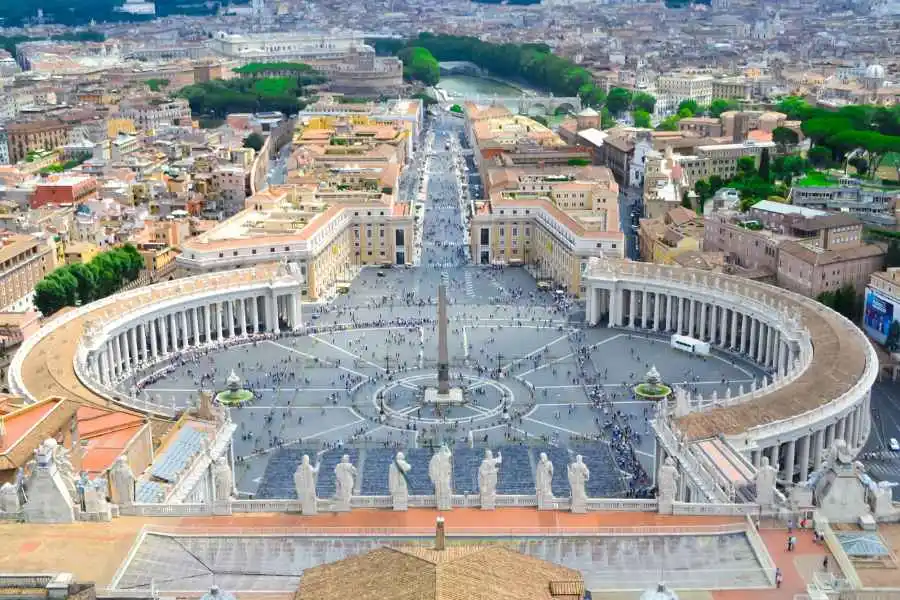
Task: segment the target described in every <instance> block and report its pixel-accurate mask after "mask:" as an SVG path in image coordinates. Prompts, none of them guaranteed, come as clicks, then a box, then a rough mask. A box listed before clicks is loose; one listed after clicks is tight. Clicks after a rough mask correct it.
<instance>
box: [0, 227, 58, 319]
mask: <svg viewBox="0 0 900 600" xmlns="http://www.w3.org/2000/svg"><path fill="white" fill-rule="evenodd" d="M55 266H56V265H55V261H54V258H53V255H52V251H51V247H50V245H49V244H48V243H47V241H46V240H43V239H40V238H38V237H35V236H32V235H26V234H10V233H0V307H2V310H3V311H9V312H24V311H26V310H29V309H30V308H32V306H33V305H32V297H33V293H34V286H35V285H36V284H37V283H38V282H39V281H40V280H41V279H43V278H44V276H45V275H47V273H49V272H50V271H52V270H53V268H54V267H55Z"/></svg>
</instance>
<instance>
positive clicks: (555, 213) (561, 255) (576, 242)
mask: <svg viewBox="0 0 900 600" xmlns="http://www.w3.org/2000/svg"><path fill="white" fill-rule="evenodd" d="M484 185H485V190H486V195H487V196H488V198H489V199H488V200H486V201H483V202H477V203H476V206H475V215H474V216H473V218H472V220H471V224H470V236H471V240H470V244H471V253H472V256H473V257H474V258H475V260H476V262H478V263H479V264H483V265H495V266H502V265H526V266H528V267H529V268H531V269H532V270H533V272H534V273H535V276H536V277H538V278H539V279H544V280H551V281H553V282H554V283H556V284H557V285H558V286H560V287H562V288H563V289H566V290H568V291H569V292H570V293H573V294H576V295H580V293H581V291H582V287H581V273H582V272H583V270H584V268H585V265H586V264H587V260H588V259H589V258H590V257H592V256H593V257H597V256H607V257H623V256H624V255H625V234H624V233H623V232H622V231H621V229H620V225H619V224H620V219H619V207H618V190H619V187H618V185H617V184H616V182H615V180H614V179H613V177H612V174H611V173H610V172H609V170H608V169H606V168H603V167H556V168H553V167H547V168H545V169H543V170H540V169H513V168H510V169H491V170H489V171H488V173H487V177H486V179H485V183H484Z"/></svg>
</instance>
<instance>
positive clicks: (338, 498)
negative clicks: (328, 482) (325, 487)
mask: <svg viewBox="0 0 900 600" xmlns="http://www.w3.org/2000/svg"><path fill="white" fill-rule="evenodd" d="M357 474H358V472H357V470H356V467H354V466H353V465H352V464H350V456H349V455H348V454H345V455H343V456H342V457H341V462H339V463H338V464H336V465H335V466H334V500H335V506H334V510H336V511H339V512H346V511H348V510H350V498H351V497H352V496H353V486H354V482H355V481H356V476H357Z"/></svg>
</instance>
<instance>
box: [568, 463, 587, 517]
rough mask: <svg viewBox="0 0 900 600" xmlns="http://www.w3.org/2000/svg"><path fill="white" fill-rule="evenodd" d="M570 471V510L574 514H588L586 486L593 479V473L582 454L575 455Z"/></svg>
mask: <svg viewBox="0 0 900 600" xmlns="http://www.w3.org/2000/svg"><path fill="white" fill-rule="evenodd" d="M568 471H569V473H568V475H569V489H571V490H572V504H571V506H570V509H571V511H572V512H573V513H583V512H587V492H586V491H585V489H584V486H585V484H586V483H587V482H588V480H589V479H590V478H591V471H590V469H588V467H587V465H586V464H584V462H583V461H582V458H581V455H580V454H577V455H575V462H573V463H571V464H570V465H569V469H568Z"/></svg>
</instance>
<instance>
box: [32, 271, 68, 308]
mask: <svg viewBox="0 0 900 600" xmlns="http://www.w3.org/2000/svg"><path fill="white" fill-rule="evenodd" d="M34 305H35V307H37V309H38V310H39V311H41V314H42V315H44V316H45V317H49V316H50V315H52V314H53V313H55V312H56V311H58V310H59V309H61V308H62V307H64V306H66V291H65V290H64V289H63V286H62V285H61V284H60V282H59V281H58V280H56V279H47V278H45V279H42V280H41V281H39V282H38V283H37V285H35V286H34Z"/></svg>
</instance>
